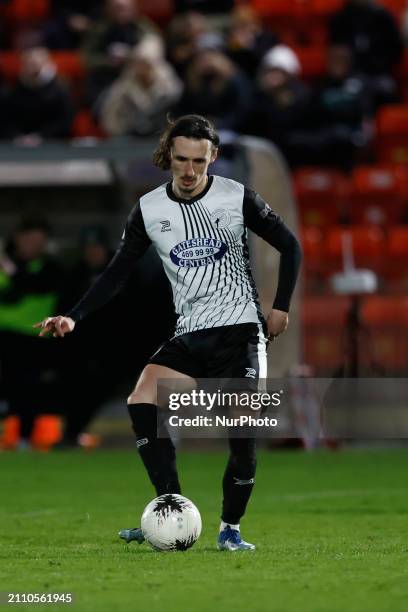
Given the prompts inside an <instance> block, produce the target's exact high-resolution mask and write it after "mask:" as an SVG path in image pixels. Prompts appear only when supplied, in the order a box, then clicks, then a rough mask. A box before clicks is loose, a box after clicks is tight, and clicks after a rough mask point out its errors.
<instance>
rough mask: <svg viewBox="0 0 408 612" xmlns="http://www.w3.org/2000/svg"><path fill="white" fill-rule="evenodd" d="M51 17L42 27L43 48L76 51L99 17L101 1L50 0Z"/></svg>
mask: <svg viewBox="0 0 408 612" xmlns="http://www.w3.org/2000/svg"><path fill="white" fill-rule="evenodd" d="M51 15H52V17H51V19H50V20H49V21H48V22H47V23H46V24H45V26H44V32H43V40H44V46H46V47H47V48H48V49H77V48H78V47H79V46H80V45H81V43H82V40H83V38H84V36H85V34H86V33H87V32H88V30H89V29H90V27H91V25H92V23H93V22H94V21H95V20H96V19H98V18H99V17H100V15H101V0H51Z"/></svg>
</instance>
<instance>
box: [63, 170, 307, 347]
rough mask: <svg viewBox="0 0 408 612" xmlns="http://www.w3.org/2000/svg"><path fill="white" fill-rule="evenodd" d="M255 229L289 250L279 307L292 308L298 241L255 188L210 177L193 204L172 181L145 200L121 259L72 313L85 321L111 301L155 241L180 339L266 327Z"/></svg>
mask: <svg viewBox="0 0 408 612" xmlns="http://www.w3.org/2000/svg"><path fill="white" fill-rule="evenodd" d="M247 228H249V229H251V230H252V231H254V232H255V233H256V234H258V235H259V236H261V237H262V238H264V239H265V240H267V241H268V242H269V243H270V244H271V245H272V246H274V247H275V248H277V249H278V251H280V252H281V263H280V270H279V281H278V289H277V294H276V298H275V302H274V305H273V306H274V308H278V309H279V310H284V311H288V310H289V302H290V298H291V295H292V292H293V289H294V286H295V282H296V277H297V272H298V268H299V262H300V248H299V245H298V242H297V240H296V238H295V237H294V236H293V234H292V233H291V232H290V231H289V230H288V228H287V227H286V226H285V224H284V223H283V221H282V220H281V219H280V218H279V217H278V216H277V215H276V214H275V213H274V212H273V211H272V210H271V208H270V207H269V206H268V204H266V202H264V201H263V200H262V198H261V197H260V196H259V195H258V194H256V193H255V192H254V191H252V190H249V189H247V188H245V187H244V186H243V185H242V184H240V183H238V182H236V181H234V180H231V179H227V178H222V177H219V176H210V177H209V178H208V182H207V186H206V188H205V189H204V191H202V192H201V193H200V194H198V195H197V196H195V197H193V198H192V199H189V200H185V199H182V198H179V197H178V196H176V195H175V193H174V192H173V189H172V185H171V183H168V184H164V185H161V186H160V187H158V188H157V189H154V190H153V191H150V192H149V193H147V194H146V195H144V196H143V197H141V198H140V200H139V201H138V202H137V203H136V204H135V206H134V207H133V210H132V212H131V214H130V215H129V218H128V221H127V223H126V227H125V231H124V233H123V237H122V242H121V244H120V246H119V249H118V251H117V252H116V254H115V256H114V258H113V259H112V261H111V262H110V264H109V265H108V267H107V268H106V270H105V271H104V273H103V274H102V275H101V276H100V277H99V279H98V280H97V281H96V283H95V285H94V286H93V287H91V289H90V290H89V291H88V293H87V294H86V295H85V296H84V298H83V299H82V300H81V302H80V303H79V304H78V305H77V306H76V307H75V308H74V309H73V310H72V311H71V312H70V313H69V316H71V317H72V318H73V319H74V320H79V319H82V318H83V317H84V316H85V315H86V314H88V312H90V311H92V310H94V309H95V308H97V307H99V306H101V305H102V304H103V303H105V302H106V301H107V300H109V299H110V298H111V297H112V296H113V295H114V294H115V293H116V292H117V291H118V290H119V288H120V287H121V286H122V285H123V283H124V282H125V280H126V279H127V277H128V276H129V274H130V272H131V271H132V265H133V264H134V262H135V261H136V260H137V259H138V258H139V257H141V256H142V255H143V254H144V253H145V251H146V250H147V248H148V247H149V245H150V244H153V245H154V247H155V248H156V250H157V252H158V254H159V256H160V258H161V261H162V263H163V266H164V270H165V272H166V275H167V277H168V279H169V281H170V283H171V286H172V290H173V299H174V306H175V310H176V313H177V315H178V321H177V326H176V334H175V335H176V336H179V335H181V334H185V333H190V332H194V331H197V330H202V329H209V328H213V327H223V326H227V325H236V324H241V323H258V324H259V323H261V324H264V319H263V316H262V313H261V311H260V308H259V303H258V298H257V293H256V288H255V284H254V281H253V279H252V275H251V270H250V265H249V254H248V246H247Z"/></svg>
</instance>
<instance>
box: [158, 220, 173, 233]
mask: <svg viewBox="0 0 408 612" xmlns="http://www.w3.org/2000/svg"><path fill="white" fill-rule="evenodd" d="M160 224H161V231H162V232H171V227H170V221H160Z"/></svg>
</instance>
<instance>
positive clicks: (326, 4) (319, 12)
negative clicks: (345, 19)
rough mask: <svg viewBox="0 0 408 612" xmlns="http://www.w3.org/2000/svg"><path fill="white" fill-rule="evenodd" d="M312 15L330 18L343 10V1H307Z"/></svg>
mask: <svg viewBox="0 0 408 612" xmlns="http://www.w3.org/2000/svg"><path fill="white" fill-rule="evenodd" d="M309 2H310V9H311V11H312V13H313V15H316V16H323V17H330V16H331V15H332V14H333V13H335V12H337V11H339V10H340V9H341V8H343V6H344V3H345V0H309Z"/></svg>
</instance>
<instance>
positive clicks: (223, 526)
mask: <svg viewBox="0 0 408 612" xmlns="http://www.w3.org/2000/svg"><path fill="white" fill-rule="evenodd" d="M226 527H229V528H230V529H235V530H236V531H239V523H238V524H233V523H226V522H225V521H221V525H220V533H221V531H224V529H225V528H226Z"/></svg>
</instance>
